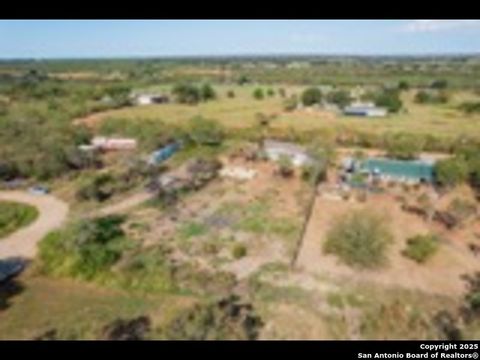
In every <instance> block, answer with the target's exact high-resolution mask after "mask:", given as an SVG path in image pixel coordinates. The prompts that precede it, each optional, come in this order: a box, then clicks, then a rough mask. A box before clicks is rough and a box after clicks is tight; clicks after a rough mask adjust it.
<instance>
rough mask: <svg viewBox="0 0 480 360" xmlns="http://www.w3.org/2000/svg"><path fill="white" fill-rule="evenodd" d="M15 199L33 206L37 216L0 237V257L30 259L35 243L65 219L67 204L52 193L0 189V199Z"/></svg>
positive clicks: (34, 251) (34, 250) (33, 254)
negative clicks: (28, 222)
mask: <svg viewBox="0 0 480 360" xmlns="http://www.w3.org/2000/svg"><path fill="white" fill-rule="evenodd" d="M1 200H5V201H16V202H19V203H26V204H28V205H32V206H35V207H36V208H37V209H38V212H39V215H38V218H37V219H36V220H35V221H34V222H33V223H32V224H30V225H29V226H27V227H25V228H22V229H20V230H18V231H16V232H14V233H13V234H11V235H9V236H7V237H5V238H2V239H0V259H6V258H11V257H22V258H27V259H31V258H33V257H34V256H35V254H36V252H37V243H38V242H39V241H40V240H41V239H42V238H43V237H44V236H45V235H46V234H47V233H48V232H49V231H51V230H53V229H55V228H58V227H59V226H61V225H62V223H63V222H64V221H65V219H66V217H67V214H68V205H67V204H66V203H64V202H63V201H61V200H59V199H57V198H55V197H54V196H52V195H32V194H29V193H26V192H22V191H0V201H1Z"/></svg>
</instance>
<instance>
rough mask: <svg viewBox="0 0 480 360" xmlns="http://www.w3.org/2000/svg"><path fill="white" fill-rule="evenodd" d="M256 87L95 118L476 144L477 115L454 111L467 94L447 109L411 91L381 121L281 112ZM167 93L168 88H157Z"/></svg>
mask: <svg viewBox="0 0 480 360" xmlns="http://www.w3.org/2000/svg"><path fill="white" fill-rule="evenodd" d="M262 87H263V88H264V89H267V88H272V89H274V90H275V91H277V90H278V88H280V87H283V88H285V89H286V92H287V95H289V94H293V93H295V94H300V93H301V90H302V88H301V87H287V86H282V85H276V86H262ZM254 88H255V86H245V87H240V86H217V87H216V91H217V93H218V94H219V98H218V100H216V101H211V102H207V103H201V104H199V105H194V106H191V105H182V104H176V103H170V104H162V105H149V106H140V107H130V108H124V109H119V110H114V111H108V112H105V113H100V114H97V115H96V116H97V118H99V119H105V118H126V119H131V120H132V121H142V120H144V119H158V120H161V121H163V122H165V123H167V124H168V123H170V124H175V125H181V124H182V123H185V122H186V121H187V120H188V119H190V118H192V117H194V116H197V115H201V116H203V117H206V118H211V119H215V120H217V121H219V122H220V123H222V124H223V125H225V126H226V127H227V128H228V129H230V130H232V131H235V130H238V129H242V128H249V127H252V126H256V125H257V120H256V115H257V114H258V113H263V114H265V115H274V116H275V118H274V119H273V120H272V121H271V125H270V126H271V131H272V132H275V130H279V131H287V132H295V133H300V134H301V133H311V132H315V131H327V132H328V131H332V132H334V133H336V134H342V133H366V134H374V135H381V134H385V133H388V132H408V133H413V134H418V135H433V136H436V137H439V138H441V137H448V138H458V137H469V138H471V137H475V138H478V139H480V133H479V132H478V125H479V123H480V115H468V116H467V115H465V114H463V113H462V112H461V111H459V110H458V109H457V106H458V105H459V104H460V103H462V102H463V101H465V100H472V99H475V96H474V95H473V94H471V93H467V92H457V93H454V94H453V97H452V99H451V100H450V102H449V103H448V104H445V105H419V104H416V103H414V101H413V97H414V95H415V91H410V92H408V93H404V94H403V98H402V99H403V102H404V107H405V111H401V112H400V113H398V114H391V115H389V116H387V117H385V118H376V119H375V118H360V117H345V116H342V115H341V114H336V113H333V112H329V111H325V110H314V109H307V110H296V111H293V112H285V111H284V110H283V106H282V102H283V99H282V98H281V97H279V96H278V95H275V96H274V97H266V98H265V99H264V100H255V99H253V97H252V92H253V89H254ZM160 89H163V90H168V89H169V88H166V87H163V88H160ZM230 89H231V90H234V91H235V94H236V96H235V98H233V99H231V98H227V96H226V92H227V91H228V90H230Z"/></svg>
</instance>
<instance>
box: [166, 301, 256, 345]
mask: <svg viewBox="0 0 480 360" xmlns="http://www.w3.org/2000/svg"><path fill="white" fill-rule="evenodd" d="M262 326H263V322H262V320H261V318H260V317H259V316H258V315H257V314H256V313H255V310H254V308H253V307H252V305H251V304H247V303H242V302H240V299H239V298H238V297H237V296H233V295H231V296H228V297H226V298H223V299H221V300H219V301H215V302H209V303H204V304H197V305H195V306H193V307H192V308H190V309H187V310H184V311H182V312H180V313H179V314H178V315H177V316H175V318H174V319H173V320H172V321H170V322H169V323H167V325H166V326H164V327H163V328H161V329H160V336H161V337H162V338H164V339H167V340H235V339H236V340H255V339H256V338H257V337H258V334H259V330H260V329H261V327H262Z"/></svg>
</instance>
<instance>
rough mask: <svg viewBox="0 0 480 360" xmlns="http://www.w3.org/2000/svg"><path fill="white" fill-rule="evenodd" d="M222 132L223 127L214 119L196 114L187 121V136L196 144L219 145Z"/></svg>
mask: <svg viewBox="0 0 480 360" xmlns="http://www.w3.org/2000/svg"><path fill="white" fill-rule="evenodd" d="M224 133H225V132H224V130H223V127H222V126H220V124H219V123H218V122H216V121H214V120H210V119H205V118H203V117H201V116H197V117H194V118H192V119H190V121H189V138H190V139H191V140H192V141H193V143H194V144H196V145H219V144H220V143H221V142H222V141H223V138H224Z"/></svg>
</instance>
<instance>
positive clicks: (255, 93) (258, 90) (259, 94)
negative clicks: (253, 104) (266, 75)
mask: <svg viewBox="0 0 480 360" xmlns="http://www.w3.org/2000/svg"><path fill="white" fill-rule="evenodd" d="M264 97H265V94H264V93H263V89H262V88H256V89H255V90H254V91H253V98H254V99H255V100H263V98H264Z"/></svg>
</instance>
